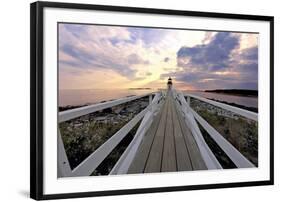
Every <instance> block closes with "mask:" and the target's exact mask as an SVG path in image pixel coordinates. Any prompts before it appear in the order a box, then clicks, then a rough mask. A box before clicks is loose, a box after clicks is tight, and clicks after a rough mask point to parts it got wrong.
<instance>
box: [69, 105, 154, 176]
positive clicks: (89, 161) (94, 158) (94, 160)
mask: <svg viewBox="0 0 281 202" xmlns="http://www.w3.org/2000/svg"><path fill="white" fill-rule="evenodd" d="M148 109H149V107H146V108H145V109H144V110H142V111H141V112H140V113H138V114H137V115H136V116H135V117H134V118H133V119H132V120H131V121H129V122H128V123H127V124H126V125H125V126H123V127H122V128H121V129H120V130H119V131H117V132H116V133H115V134H114V135H113V136H112V137H111V138H109V139H108V140H107V141H106V142H105V143H103V144H102V145H101V146H100V147H98V148H97V149H96V151H94V152H93V153H92V154H91V155H90V156H89V157H88V158H86V159H85V160H84V161H83V162H82V163H80V164H79V165H78V166H77V167H76V168H75V169H74V170H73V171H72V175H73V176H87V175H90V174H91V173H92V172H93V171H94V170H95V169H96V168H97V167H98V166H99V165H100V163H101V162H102V161H103V160H104V159H105V158H106V157H107V156H108V155H109V154H110V153H111V152H112V150H113V149H114V148H115V147H116V146H117V145H118V144H119V142H121V140H122V139H123V138H124V137H125V136H126V135H127V134H128V133H129V132H130V131H131V130H132V129H133V127H134V126H135V125H136V124H137V123H138V122H139V121H140V120H141V119H142V117H144V115H145V114H146V112H147V111H148Z"/></svg>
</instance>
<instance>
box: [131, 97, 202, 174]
mask: <svg viewBox="0 0 281 202" xmlns="http://www.w3.org/2000/svg"><path fill="white" fill-rule="evenodd" d="M204 169H207V167H206V165H205V163H204V161H203V159H202V157H201V154H200V151H199V149H198V146H197V144H196V142H195V140H194V138H193V136H192V134H191V131H190V129H189V128H188V127H187V125H186V124H185V122H184V119H183V117H182V115H181V114H180V113H179V112H178V110H177V108H176V106H175V101H174V99H173V97H172V95H171V92H168V94H167V97H166V100H165V102H164V104H163V106H162V109H161V110H160V112H159V113H158V114H157V116H156V117H155V119H154V120H153V122H152V124H151V126H150V128H149V129H148V131H147V132H146V134H145V136H144V138H143V140H142V142H141V144H140V146H139V148H138V151H137V153H136V155H135V157H134V159H133V161H132V163H131V165H130V168H129V170H128V173H152V172H173V171H189V170H204Z"/></svg>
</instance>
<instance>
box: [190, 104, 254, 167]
mask: <svg viewBox="0 0 281 202" xmlns="http://www.w3.org/2000/svg"><path fill="white" fill-rule="evenodd" d="M190 111H191V112H192V114H193V115H194V117H195V119H196V120H197V121H198V122H199V123H200V125H201V126H202V127H203V128H204V129H205V130H206V131H207V132H208V134H209V135H210V136H211V137H212V139H213V140H214V141H215V142H216V143H217V144H218V145H219V146H220V148H221V149H222V150H223V151H224V152H225V153H226V155H227V156H228V157H229V158H230V159H231V161H232V162H233V163H234V164H235V165H236V166H237V167H238V168H249V167H255V165H254V164H252V163H251V162H250V161H249V160H248V159H247V158H246V157H245V156H243V154H241V153H240V152H239V151H238V150H237V149H236V148H235V147H234V146H233V145H232V144H231V143H230V142H228V141H227V140H226V139H225V138H224V137H223V136H222V135H221V134H220V133H219V132H218V131H217V130H216V129H215V128H213V127H212V126H211V125H210V124H209V123H208V122H207V121H206V120H205V119H203V118H202V117H201V116H200V115H199V114H197V113H196V112H195V111H194V110H193V109H192V108H190Z"/></svg>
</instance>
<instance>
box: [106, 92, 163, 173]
mask: <svg viewBox="0 0 281 202" xmlns="http://www.w3.org/2000/svg"><path fill="white" fill-rule="evenodd" d="M161 100H162V95H161V93H156V95H155V97H154V98H153V100H152V104H151V108H150V109H149V111H148V112H147V113H146V114H145V116H144V117H143V119H142V121H141V124H140V126H139V128H138V130H137V132H136V134H135V136H134V138H133V140H132V141H131V143H130V144H129V145H128V147H127V148H126V150H125V151H124V152H123V154H122V156H121V157H120V158H119V160H118V161H117V163H116V164H115V165H114V167H113V168H112V170H111V172H110V175H113V174H126V173H127V172H128V170H129V167H130V165H131V163H132V161H133V158H134V157H135V154H136V152H137V150H138V148H139V146H140V144H141V141H142V139H143V137H144V135H145V133H146V132H147V130H148V128H149V127H150V126H151V124H152V121H153V117H154V115H155V114H156V113H157V110H158V109H159V106H160V105H161V103H159V102H160V101H161Z"/></svg>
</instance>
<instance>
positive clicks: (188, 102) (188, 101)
mask: <svg viewBox="0 0 281 202" xmlns="http://www.w3.org/2000/svg"><path fill="white" fill-rule="evenodd" d="M186 102H187V105H188V106H190V97H189V96H187V98H186Z"/></svg>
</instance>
